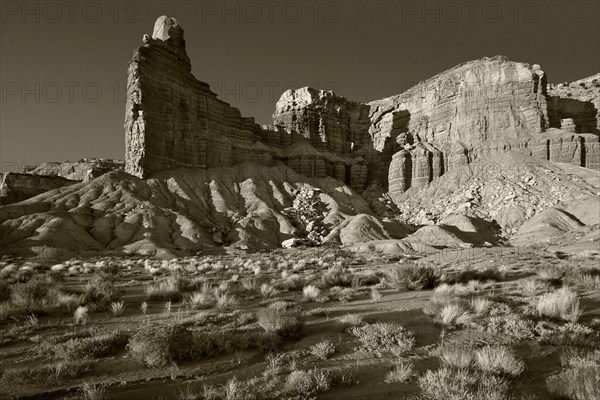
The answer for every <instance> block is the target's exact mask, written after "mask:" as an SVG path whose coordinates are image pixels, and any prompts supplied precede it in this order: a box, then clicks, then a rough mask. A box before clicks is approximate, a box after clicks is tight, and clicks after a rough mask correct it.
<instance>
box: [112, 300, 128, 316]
mask: <svg viewBox="0 0 600 400" xmlns="http://www.w3.org/2000/svg"><path fill="white" fill-rule="evenodd" d="M110 310H111V312H112V313H113V315H114V316H115V317H118V316H120V315H122V314H123V312H125V303H124V302H122V301H114V302H112V303H111V304H110Z"/></svg>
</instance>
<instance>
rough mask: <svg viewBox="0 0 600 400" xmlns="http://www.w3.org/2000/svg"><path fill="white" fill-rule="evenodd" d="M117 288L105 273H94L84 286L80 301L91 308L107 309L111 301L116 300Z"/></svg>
mask: <svg viewBox="0 0 600 400" xmlns="http://www.w3.org/2000/svg"><path fill="white" fill-rule="evenodd" d="M119 296H120V292H119V289H117V287H116V286H115V284H114V282H113V280H112V279H111V278H110V277H108V276H106V275H95V276H94V277H93V278H92V280H91V281H90V282H88V283H87V284H86V285H85V287H84V293H83V298H82V303H83V304H86V305H88V306H89V307H90V308H91V309H92V310H96V311H104V310H108V308H109V307H110V305H111V303H112V302H114V301H116V300H118V299H119Z"/></svg>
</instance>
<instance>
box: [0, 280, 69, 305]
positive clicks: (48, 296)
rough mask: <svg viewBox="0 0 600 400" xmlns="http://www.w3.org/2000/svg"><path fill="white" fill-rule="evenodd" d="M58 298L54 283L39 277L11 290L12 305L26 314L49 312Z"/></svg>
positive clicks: (16, 285) (19, 284) (17, 284)
mask: <svg viewBox="0 0 600 400" xmlns="http://www.w3.org/2000/svg"><path fill="white" fill-rule="evenodd" d="M57 297H58V291H57V290H56V289H55V288H54V285H53V284H52V281H51V280H49V279H46V278H44V277H41V276H38V277H34V278H32V279H30V280H29V281H27V282H25V283H16V284H14V285H12V287H11V288H10V301H11V303H12V304H13V305H14V306H15V307H17V308H19V309H20V310H21V311H23V312H25V313H39V312H47V311H48V308H49V307H52V306H53V305H54V304H55V303H56V301H57Z"/></svg>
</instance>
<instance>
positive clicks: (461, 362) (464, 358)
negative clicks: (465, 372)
mask: <svg viewBox="0 0 600 400" xmlns="http://www.w3.org/2000/svg"><path fill="white" fill-rule="evenodd" d="M438 351H439V358H440V360H441V361H442V363H443V364H444V365H447V366H449V367H453V368H459V369H466V368H469V367H471V366H472V365H473V362H474V361H475V353H473V351H472V350H471V349H470V348H468V347H464V346H456V345H454V344H453V345H444V346H441V347H440V348H439V350H438Z"/></svg>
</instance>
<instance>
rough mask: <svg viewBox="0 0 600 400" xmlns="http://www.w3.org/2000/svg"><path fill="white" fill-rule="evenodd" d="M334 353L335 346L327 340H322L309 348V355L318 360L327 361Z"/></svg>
mask: <svg viewBox="0 0 600 400" xmlns="http://www.w3.org/2000/svg"><path fill="white" fill-rule="evenodd" d="M334 353H335V344H333V343H332V342H331V341H329V340H323V341H321V342H319V343H317V344H315V345H313V346H310V354H312V355H313V356H315V357H317V358H318V359H319V360H327V359H328V358H329V357H331V356H332V355H333V354H334Z"/></svg>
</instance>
